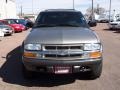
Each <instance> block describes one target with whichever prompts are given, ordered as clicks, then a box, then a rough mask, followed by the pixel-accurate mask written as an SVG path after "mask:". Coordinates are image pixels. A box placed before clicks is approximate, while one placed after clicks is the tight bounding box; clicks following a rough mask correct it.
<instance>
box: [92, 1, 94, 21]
mask: <svg viewBox="0 0 120 90" xmlns="http://www.w3.org/2000/svg"><path fill="white" fill-rule="evenodd" d="M93 17H94V6H93V0H92V20H93Z"/></svg>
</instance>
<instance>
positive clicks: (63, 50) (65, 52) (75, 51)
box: [42, 45, 83, 59]
mask: <svg viewBox="0 0 120 90" xmlns="http://www.w3.org/2000/svg"><path fill="white" fill-rule="evenodd" d="M42 48H43V51H45V53H44V54H43V57H44V58H47V59H49V58H50V59H51V58H52V59H56V58H57V59H61V58H64V59H69V58H72V59H73V58H81V57H82V55H83V45H43V47H42ZM81 52H82V53H81Z"/></svg>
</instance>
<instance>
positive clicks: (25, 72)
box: [22, 65, 33, 79]
mask: <svg viewBox="0 0 120 90" xmlns="http://www.w3.org/2000/svg"><path fill="white" fill-rule="evenodd" d="M22 71H23V76H24V78H26V79H31V78H33V72H32V71H28V70H27V69H26V68H25V66H24V65H22Z"/></svg>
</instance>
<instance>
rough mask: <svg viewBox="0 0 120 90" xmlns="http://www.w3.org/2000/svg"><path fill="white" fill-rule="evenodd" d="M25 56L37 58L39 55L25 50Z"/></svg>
mask: <svg viewBox="0 0 120 90" xmlns="http://www.w3.org/2000/svg"><path fill="white" fill-rule="evenodd" d="M24 57H29V58H35V57H37V54H36V53H31V52H24Z"/></svg>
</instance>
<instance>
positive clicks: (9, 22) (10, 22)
mask: <svg viewBox="0 0 120 90" xmlns="http://www.w3.org/2000/svg"><path fill="white" fill-rule="evenodd" d="M7 21H8V24H16V22H15V21H14V20H7Z"/></svg>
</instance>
